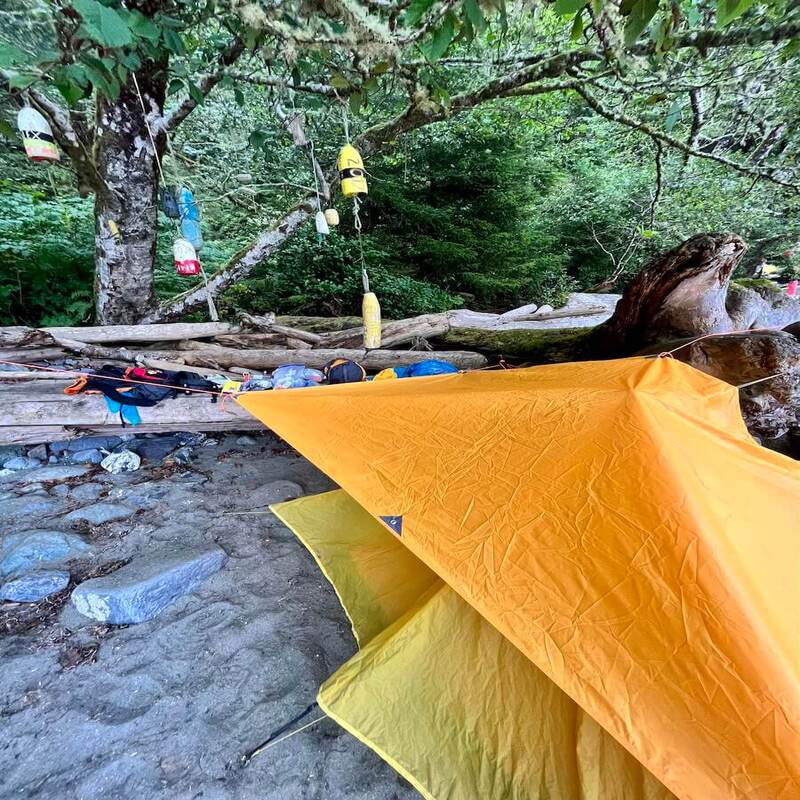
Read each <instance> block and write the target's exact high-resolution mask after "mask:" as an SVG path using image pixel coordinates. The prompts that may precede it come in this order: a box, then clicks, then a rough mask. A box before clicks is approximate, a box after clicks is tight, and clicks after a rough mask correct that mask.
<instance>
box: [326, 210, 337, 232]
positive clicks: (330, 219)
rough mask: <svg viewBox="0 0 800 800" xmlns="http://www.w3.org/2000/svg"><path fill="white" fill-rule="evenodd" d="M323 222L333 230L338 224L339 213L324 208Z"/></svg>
mask: <svg viewBox="0 0 800 800" xmlns="http://www.w3.org/2000/svg"><path fill="white" fill-rule="evenodd" d="M325 221H326V222H327V223H328V225H330V226H331V228H335V227H336V226H337V225H338V224H339V212H338V211H337V210H336V209H335V208H326V209H325Z"/></svg>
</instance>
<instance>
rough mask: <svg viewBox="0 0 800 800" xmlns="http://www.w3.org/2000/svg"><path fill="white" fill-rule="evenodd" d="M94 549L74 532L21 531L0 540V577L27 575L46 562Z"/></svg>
mask: <svg viewBox="0 0 800 800" xmlns="http://www.w3.org/2000/svg"><path fill="white" fill-rule="evenodd" d="M89 550H91V548H90V547H89V545H88V544H86V542H84V540H83V539H82V538H81V537H80V536H77V535H76V534H74V533H64V532H62V531H48V530H41V531H35V530H32V531H21V532H20V533H12V534H8V535H6V536H4V537H2V538H0V575H3V576H9V575H15V574H21V573H24V572H27V571H28V570H29V569H30V568H31V567H33V566H34V565H36V564H40V563H42V562H45V561H64V560H66V559H69V558H74V557H75V556H78V555H81V554H82V553H86V552H87V551H89Z"/></svg>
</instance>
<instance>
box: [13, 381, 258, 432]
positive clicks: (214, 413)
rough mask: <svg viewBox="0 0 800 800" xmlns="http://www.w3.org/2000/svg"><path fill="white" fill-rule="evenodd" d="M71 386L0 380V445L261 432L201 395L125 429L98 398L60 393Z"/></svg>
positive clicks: (163, 406) (156, 410) (145, 412)
mask: <svg viewBox="0 0 800 800" xmlns="http://www.w3.org/2000/svg"><path fill="white" fill-rule="evenodd" d="M0 374H1V373H0ZM69 383H70V381H69V380H63V381H60V382H59V381H52V380H47V381H36V382H32V383H25V384H13V383H12V384H5V383H3V382H2V380H0V391H2V396H3V402H2V403H0V444H22V443H25V444H36V443H38V442H48V441H54V440H56V439H64V438H72V437H74V436H79V435H82V434H86V433H102V434H117V433H167V432H172V431H189V432H195V431H203V432H212V431H233V430H237V431H238V430H242V431H244V430H259V429H262V430H263V425H262V424H261V423H260V422H259V421H258V420H256V419H254V418H253V417H251V416H250V415H249V414H248V413H247V412H246V411H244V409H243V408H241V406H239V405H238V404H237V403H225V404H224V405H223V404H222V403H220V402H216V403H212V402H211V400H210V398H208V397H207V396H199V395H198V396H188V395H181V396H180V397H178V398H175V399H173V400H165V401H164V402H162V403H159V404H158V405H157V406H154V407H152V408H140V409H139V414H140V416H141V419H142V423H141V424H140V425H136V426H130V425H128V426H125V427H123V426H122V425H121V424H120V419H119V415H118V414H114V413H112V412H110V411H109V410H108V406H106V403H105V401H104V399H103V398H102V397H100V396H97V395H85V394H84V395H65V394H64V393H63V389H64V387H65V386H67V385H68V384H69Z"/></svg>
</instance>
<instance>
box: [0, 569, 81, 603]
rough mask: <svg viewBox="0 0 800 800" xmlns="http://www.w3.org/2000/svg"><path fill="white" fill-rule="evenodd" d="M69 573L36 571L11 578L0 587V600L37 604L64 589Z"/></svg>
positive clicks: (52, 570) (59, 570)
mask: <svg viewBox="0 0 800 800" xmlns="http://www.w3.org/2000/svg"><path fill="white" fill-rule="evenodd" d="M68 584H69V572H67V571H66V570H63V569H37V570H34V571H33V572H26V573H25V574H24V575H20V576H19V577H17V578H11V579H10V580H7V581H6V582H5V583H3V584H2V585H0V600H10V601H12V602H14V603H37V602H39V600H41V599H42V598H44V597H47V596H48V595H51V594H55V593H56V592H60V591H61V590H62V589H66V588H67V585H68Z"/></svg>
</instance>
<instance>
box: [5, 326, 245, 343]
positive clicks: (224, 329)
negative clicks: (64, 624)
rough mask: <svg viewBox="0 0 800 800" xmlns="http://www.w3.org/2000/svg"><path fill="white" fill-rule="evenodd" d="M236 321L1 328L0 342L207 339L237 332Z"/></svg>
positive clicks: (105, 341)
mask: <svg viewBox="0 0 800 800" xmlns="http://www.w3.org/2000/svg"><path fill="white" fill-rule="evenodd" d="M239 331H241V327H240V326H239V325H232V324H230V323H228V322H175V323H169V324H161V325H98V326H96V327H88V328H87V327H84V328H75V327H55V328H25V327H12V328H0V345H4V346H8V347H16V346H21V345H26V344H41V343H45V342H47V341H48V340H47V336H48V335H49V336H52V337H55V338H57V339H72V340H73V341H78V342H85V343H86V344H104V343H108V342H177V341H182V340H184V339H209V338H211V337H213V336H221V335H223V334H231V333H238V332H239Z"/></svg>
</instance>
